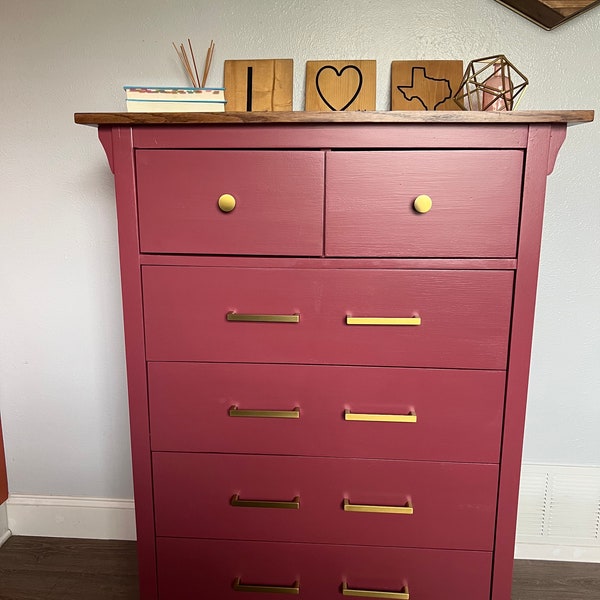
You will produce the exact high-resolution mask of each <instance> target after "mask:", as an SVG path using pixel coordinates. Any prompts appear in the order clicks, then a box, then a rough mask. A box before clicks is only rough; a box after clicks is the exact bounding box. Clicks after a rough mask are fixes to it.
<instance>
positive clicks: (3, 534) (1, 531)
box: [0, 503, 11, 546]
mask: <svg viewBox="0 0 600 600" xmlns="http://www.w3.org/2000/svg"><path fill="white" fill-rule="evenodd" d="M10 535H11V532H10V529H9V528H8V516H7V514H6V503H2V504H0V546H2V544H4V542H6V540H7V539H8V538H9V537H10Z"/></svg>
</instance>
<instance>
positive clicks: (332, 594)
mask: <svg viewBox="0 0 600 600" xmlns="http://www.w3.org/2000/svg"><path fill="white" fill-rule="evenodd" d="M157 561H158V585H159V597H160V599H161V600H198V598H214V599H215V600H216V599H218V600H240V598H245V597H246V596H248V597H249V598H253V599H256V600H273V598H277V595H276V594H284V595H285V596H288V597H289V595H298V597H300V598H306V599H307V600H335V599H337V598H339V599H340V600H341V599H342V598H343V597H345V596H344V594H343V590H344V588H346V594H348V595H352V596H355V597H356V596H358V594H356V593H353V592H355V591H356V590H365V591H367V590H368V591H370V592H392V593H395V594H396V595H388V596H383V597H385V598H389V599H390V600H393V599H394V598H397V599H401V600H440V599H443V598H448V599H449V600H455V599H458V598H460V600H484V599H487V598H489V594H490V579H491V564H492V555H491V553H489V552H460V551H452V550H422V549H418V548H375V547H370V548H368V547H358V546H328V545H319V546H315V545H314V544H281V543H268V542H239V541H234V542H232V541H225V540H223V541H222V540H214V541H213V540H198V539H173V538H159V539H158V540H157ZM241 591H248V592H253V593H252V594H251V595H244V594H240V593H239V592H241ZM360 596H362V597H363V598H364V597H369V595H368V594H360ZM370 597H371V598H377V597H379V598H381V597H382V596H381V595H379V596H378V595H377V594H376V593H372V594H371V596H370Z"/></svg>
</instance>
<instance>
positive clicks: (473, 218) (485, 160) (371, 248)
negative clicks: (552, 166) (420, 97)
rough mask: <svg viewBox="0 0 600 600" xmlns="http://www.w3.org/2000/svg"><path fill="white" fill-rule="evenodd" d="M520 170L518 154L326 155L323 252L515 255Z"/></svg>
mask: <svg viewBox="0 0 600 600" xmlns="http://www.w3.org/2000/svg"><path fill="white" fill-rule="evenodd" d="M522 167H523V152H522V151H520V150H498V151H481V150H479V151H466V150H461V151H450V152H449V151H443V152H442V151H427V152H424V151H420V152H330V153H329V154H328V156H327V179H326V230H325V240H326V246H325V247H326V254H327V255H329V256H405V257H408V256H411V257H412V256H419V257H487V258H494V257H514V256H515V255H516V247H517V230H518V222H519V207H520V199H521V179H522V177H521V170H522ZM420 195H427V196H429V197H430V198H431V201H432V205H431V209H430V210H429V212H427V213H419V212H417V211H416V210H415V208H414V201H415V199H416V198H417V197H418V196H420ZM425 208H426V207H425Z"/></svg>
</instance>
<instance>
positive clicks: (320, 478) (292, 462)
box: [152, 452, 498, 550]
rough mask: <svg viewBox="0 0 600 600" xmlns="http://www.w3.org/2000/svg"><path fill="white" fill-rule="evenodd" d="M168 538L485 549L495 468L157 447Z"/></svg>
mask: <svg viewBox="0 0 600 600" xmlns="http://www.w3.org/2000/svg"><path fill="white" fill-rule="evenodd" d="M152 460H153V481H154V500H155V518H156V533H157V535H159V536H166V537H198V538H215V539H237V540H262V541H268V540H271V541H281V542H314V543H326V544H358V545H371V546H394V545H406V546H413V547H419V548H448V549H456V550H491V549H492V545H493V541H494V523H495V515H496V495H497V490H498V466H497V465H488V464H477V463H433V462H425V461H417V462H409V461H399V460H369V459H357V458H351V459H349V458H309V457H298V456H261V455H242V454H238V455H235V454H178V453H174V452H155V453H154V454H153V459H152Z"/></svg>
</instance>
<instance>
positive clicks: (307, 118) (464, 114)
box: [75, 110, 594, 126]
mask: <svg viewBox="0 0 600 600" xmlns="http://www.w3.org/2000/svg"><path fill="white" fill-rule="evenodd" d="M593 120H594V111H593V110H522V111H508V112H482V111H349V112H306V111H294V112H220V113H202V112H198V113H130V112H108V113H103V112H99V113H75V123H78V124H79V125H93V126H98V125H109V126H110V125H209V124H211V125H227V124H233V125H235V124H240V123H248V124H252V123H259V124H263V125H264V124H267V123H274V124H277V123H371V124H376V123H388V124H389V123H413V124H418V123H460V124H468V123H475V124H483V123H494V124H501V123H507V124H509V123H512V124H515V123H522V124H525V123H567V124H569V125H572V124H577V123H589V122H591V121H593Z"/></svg>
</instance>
